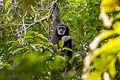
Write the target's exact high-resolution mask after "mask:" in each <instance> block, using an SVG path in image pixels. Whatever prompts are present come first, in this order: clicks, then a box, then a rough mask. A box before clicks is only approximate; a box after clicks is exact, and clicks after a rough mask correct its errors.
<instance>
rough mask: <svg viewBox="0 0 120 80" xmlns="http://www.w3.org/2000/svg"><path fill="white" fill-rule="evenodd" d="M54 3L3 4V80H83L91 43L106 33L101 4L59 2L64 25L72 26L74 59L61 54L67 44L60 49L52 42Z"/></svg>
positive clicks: (21, 0) (20, 0)
mask: <svg viewBox="0 0 120 80" xmlns="http://www.w3.org/2000/svg"><path fill="white" fill-rule="evenodd" d="M52 2H53V0H1V1H0V80H39V79H40V80H46V79H48V80H54V79H56V80H57V79H58V80H63V79H68V80H71V79H75V80H78V79H81V75H82V63H83V62H82V60H83V58H84V57H85V56H86V54H87V53H88V43H89V42H91V40H92V39H93V38H94V37H95V36H96V35H97V34H98V32H99V31H100V30H101V29H103V27H102V26H103V25H102V23H101V22H100V21H99V19H98V16H99V6H100V0H59V7H60V15H61V18H62V23H65V24H67V25H68V26H70V33H71V36H72V39H73V46H74V49H73V52H74V54H73V57H72V58H71V59H69V58H68V57H66V56H64V53H62V52H61V50H62V49H65V48H63V44H64V42H62V41H61V42H59V45H60V46H61V48H60V49H58V45H55V46H52V45H51V43H50V42H49V39H50V36H51V34H52V31H53V28H52V18H51V16H50V14H51V5H52ZM31 5H32V6H31ZM48 16H49V17H48ZM116 25H117V24H116ZM115 28H116V27H115ZM116 31H117V29H116ZM118 32H119V31H118ZM112 33H114V32H110V33H106V34H108V35H109V34H111V35H112ZM68 50H69V49H68ZM114 62H115V61H113V64H114ZM111 65H112V64H111Z"/></svg>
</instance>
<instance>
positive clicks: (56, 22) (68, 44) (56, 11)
mask: <svg viewBox="0 0 120 80" xmlns="http://www.w3.org/2000/svg"><path fill="white" fill-rule="evenodd" d="M53 6H54V16H53V35H52V37H51V40H50V42H51V43H52V44H53V45H56V44H58V43H59V41H60V40H63V41H64V46H63V47H67V48H70V49H72V39H71V37H70V35H69V27H68V26H66V25H64V24H61V21H60V15H59V8H58V4H57V3H54V4H53ZM59 26H64V27H65V28H66V32H65V33H64V35H59V34H58V30H57V28H58V27H59ZM68 37H69V39H67V40H64V39H66V38H68ZM58 46H59V45H58ZM63 52H64V53H65V54H66V55H68V56H69V57H72V51H69V50H63Z"/></svg>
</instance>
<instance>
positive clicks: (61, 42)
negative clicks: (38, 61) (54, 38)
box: [59, 40, 64, 48]
mask: <svg viewBox="0 0 120 80" xmlns="http://www.w3.org/2000/svg"><path fill="white" fill-rule="evenodd" d="M63 46H64V41H62V40H60V41H59V47H60V48H62V47H63Z"/></svg>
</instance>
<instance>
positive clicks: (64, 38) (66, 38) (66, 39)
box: [62, 36, 71, 41]
mask: <svg viewBox="0 0 120 80" xmlns="http://www.w3.org/2000/svg"><path fill="white" fill-rule="evenodd" d="M70 39H71V37H70V36H63V37H62V40H63V41H68V40H70Z"/></svg>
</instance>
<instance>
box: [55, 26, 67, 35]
mask: <svg viewBox="0 0 120 80" xmlns="http://www.w3.org/2000/svg"><path fill="white" fill-rule="evenodd" d="M57 32H58V34H59V35H64V34H65V32H66V27H65V26H59V27H58V28H57Z"/></svg>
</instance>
